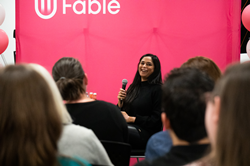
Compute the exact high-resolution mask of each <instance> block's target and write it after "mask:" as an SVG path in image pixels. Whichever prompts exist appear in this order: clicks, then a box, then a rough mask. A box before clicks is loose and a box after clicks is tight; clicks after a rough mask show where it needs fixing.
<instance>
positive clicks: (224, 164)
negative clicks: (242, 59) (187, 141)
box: [190, 62, 250, 166]
mask: <svg viewBox="0 0 250 166" xmlns="http://www.w3.org/2000/svg"><path fill="white" fill-rule="evenodd" d="M249 76H250V63H249V62H248V63H244V64H237V65H234V66H231V67H229V68H228V69H227V70H226V71H225V74H224V75H223V76H222V78H221V79H220V80H219V82H218V84H217V85H216V86H215V89H214V91H213V92H212V94H211V96H210V98H209V100H208V104H207V109H206V129H207V132H208V137H209V139H210V141H211V145H212V152H211V153H210V155H208V156H206V157H204V158H203V159H201V160H200V161H197V162H195V163H193V164H190V166H235V165H240V166H249V165H250V158H249V154H250V142H249V131H250V121H249V119H250V111H249V100H250V89H249V85H250V77H249Z"/></svg>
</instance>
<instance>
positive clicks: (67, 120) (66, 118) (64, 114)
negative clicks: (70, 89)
mask: <svg viewBox="0 0 250 166" xmlns="http://www.w3.org/2000/svg"><path fill="white" fill-rule="evenodd" d="M29 65H30V66H31V67H32V68H33V69H34V70H36V71H37V72H38V73H39V74H40V75H41V76H42V77H43V78H44V79H45V81H46V82H47V83H48V86H49V88H50V90H51V91H52V92H53V93H52V95H53V96H52V98H53V100H54V102H55V104H56V111H57V112H58V114H59V115H60V117H61V118H62V122H63V124H71V123H72V119H71V117H70V115H69V113H68V111H67V109H66V108H65V105H64V104H63V99H62V97H61V95H60V93H59V91H58V88H57V86H56V84H55V81H54V80H53V78H52V77H51V75H50V74H49V72H48V71H47V70H46V69H45V68H44V67H42V66H41V65H38V64H29Z"/></svg>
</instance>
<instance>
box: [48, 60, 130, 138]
mask: <svg viewBox="0 0 250 166" xmlns="http://www.w3.org/2000/svg"><path fill="white" fill-rule="evenodd" d="M52 75H53V78H54V80H55V82H56V84H57V87H58V89H59V91H60V93H61V96H62V98H63V100H65V102H66V107H67V110H68V112H69V114H70V115H71V117H72V119H73V123H74V124H77V125H81V126H84V127H87V128H89V129H92V130H93V132H94V133H95V134H96V136H97V137H98V138H99V139H100V140H110V141H116V142H128V128H127V124H126V121H125V120H124V118H123V116H122V114H121V112H120V110H119V109H118V108H117V106H115V105H113V104H111V103H107V102H104V101H98V100H96V101H95V100H93V99H90V98H88V97H87V95H86V86H87V85H88V78H87V75H86V74H85V73H84V71H83V68H82V65H81V64H80V62H79V61H78V60H76V59H74V58H71V57H64V58H61V59H60V60H58V61H57V62H56V63H55V65H54V66H53V69H52Z"/></svg>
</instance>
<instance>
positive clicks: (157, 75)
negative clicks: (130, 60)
mask: <svg viewBox="0 0 250 166" xmlns="http://www.w3.org/2000/svg"><path fill="white" fill-rule="evenodd" d="M144 57H151V59H152V62H153V64H154V72H153V73H152V74H151V75H150V76H149V77H148V80H147V81H148V83H149V84H159V85H162V77H161V64H160V60H159V58H158V57H157V56H156V55H153V54H145V55H143V56H142V57H141V58H140V61H139V63H138V65H137V71H136V74H135V77H134V81H133V83H132V84H131V85H130V86H129V88H128V90H127V96H126V98H125V100H124V104H123V107H122V109H123V110H127V109H128V108H129V105H130V104H131V103H132V101H133V100H134V99H135V98H136V97H137V95H138V93H139V89H140V83H141V76H140V74H139V71H138V67H139V64H140V62H141V60H142V59H143V58H144Z"/></svg>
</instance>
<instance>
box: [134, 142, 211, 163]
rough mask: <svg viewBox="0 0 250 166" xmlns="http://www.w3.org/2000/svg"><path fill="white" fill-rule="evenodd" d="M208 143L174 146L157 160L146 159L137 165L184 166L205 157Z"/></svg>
mask: <svg viewBox="0 0 250 166" xmlns="http://www.w3.org/2000/svg"><path fill="white" fill-rule="evenodd" d="M207 148H208V144H204V145H190V146H173V147H172V148H171V149H170V151H169V152H168V153H166V154H165V155H164V156H162V157H159V158H157V159H155V160H152V161H148V160H144V161H142V162H139V163H138V164H136V165H135V166H155V165H157V166H182V165H186V164H188V163H190V162H192V161H195V160H198V159H199V158H201V157H203V156H204V154H205V152H206V151H207Z"/></svg>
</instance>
